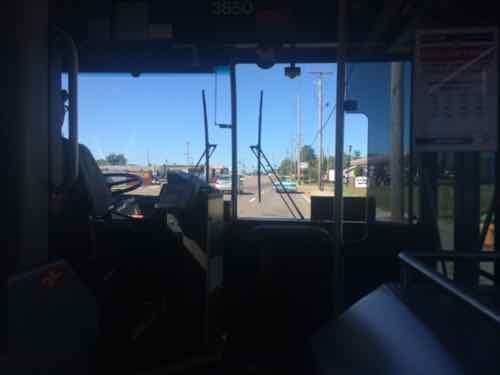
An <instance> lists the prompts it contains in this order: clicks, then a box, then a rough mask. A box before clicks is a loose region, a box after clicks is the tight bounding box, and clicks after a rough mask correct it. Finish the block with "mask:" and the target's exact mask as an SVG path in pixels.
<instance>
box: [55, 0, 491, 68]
mask: <svg viewBox="0 0 500 375" xmlns="http://www.w3.org/2000/svg"><path fill="white" fill-rule="evenodd" d="M347 3H348V17H349V19H348V30H347V35H348V41H349V43H351V44H352V45H353V46H354V47H353V48H351V49H352V50H354V51H356V52H358V53H361V54H363V53H364V54H366V57H367V58H370V57H371V56H372V55H373V56H375V55H377V54H380V53H381V54H382V55H383V53H384V50H386V52H387V51H390V47H391V45H393V44H394V43H395V41H398V40H399V42H398V43H399V46H398V49H393V51H394V50H397V51H398V52H399V53H403V54H404V53H407V54H410V53H411V47H412V44H411V37H410V38H409V37H408V35H411V32H412V31H413V30H414V28H416V27H444V26H446V25H449V26H451V27H453V26H457V25H468V26H482V25H492V24H493V25H495V24H496V22H497V20H496V17H495V14H496V12H494V11H492V10H491V9H489V8H488V7H487V6H481V3H482V1H481V0H478V1H475V2H470V1H464V0H369V1H368V0H351V1H347ZM484 3H486V2H484ZM336 8H337V2H336V1H326V0H308V1H303V0H295V1H284V0H196V1H195V0H191V1H189V0H183V1H164V0H150V1H116V0H75V1H65V0H53V1H52V2H51V11H50V14H51V22H52V23H53V24H56V25H57V26H59V27H61V28H63V29H64V30H66V31H67V32H68V33H70V34H71V35H72V36H73V38H74V39H75V41H76V43H77V45H78V46H79V50H80V55H81V57H82V69H83V70H92V71H94V70H100V69H102V70H104V71H106V70H109V71H113V70H125V71H129V70H131V69H135V68H137V70H144V71H147V70H148V69H149V70H152V71H161V70H170V69H172V68H173V67H175V66H177V67H181V66H183V67H184V68H185V69H188V70H190V69H192V70H196V69H198V70H201V71H203V70H206V69H210V66H211V65H213V64H215V63H217V62H221V60H220V58H222V62H224V60H226V61H227V59H228V58H229V57H231V56H232V57H234V53H235V51H234V50H231V49H230V48H228V47H231V46H235V45H240V46H241V45H242V44H243V45H255V44H260V45H270V46H281V45H283V44H284V43H288V44H294V43H302V44H312V43H315V44H318V43H320V44H321V43H323V44H325V43H326V44H328V43H329V44H330V45H331V44H332V43H335V42H336V27H337V26H336V19H337V10H336ZM402 36H404V37H402ZM363 44H364V45H368V46H371V47H370V48H366V47H365V48H360V47H359V46H360V45H363ZM173 45H177V46H184V47H185V48H175V49H173V48H171V47H172V46H173ZM193 47H194V49H193ZM166 51H168V53H167V52H166ZM243 54H246V55H248V50H247V51H244V52H243ZM301 54H302V55H304V56H306V55H308V56H310V57H313V58H314V57H315V56H316V55H318V56H317V57H321V54H323V57H328V58H330V59H331V58H332V57H334V56H335V52H334V51H333V52H332V49H331V48H330V50H324V51H323V52H322V51H320V50H318V51H317V53H316V54H315V52H313V51H311V50H309V51H308V52H307V53H306V52H305V50H304V51H300V50H299V51H298V52H297V55H301ZM281 55H282V56H287V55H290V54H289V53H288V52H286V51H285V52H284V53H282V54H281ZM287 58H288V57H287ZM166 60H170V61H169V62H166ZM298 60H299V58H298ZM166 64H170V65H169V66H167V65H166ZM99 66H100V68H99ZM134 67H135V68H134Z"/></svg>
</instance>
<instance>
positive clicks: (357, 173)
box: [353, 165, 363, 177]
mask: <svg viewBox="0 0 500 375" xmlns="http://www.w3.org/2000/svg"><path fill="white" fill-rule="evenodd" d="M353 173H354V177H361V176H363V167H362V166H361V165H356V166H355V167H354V171H353Z"/></svg>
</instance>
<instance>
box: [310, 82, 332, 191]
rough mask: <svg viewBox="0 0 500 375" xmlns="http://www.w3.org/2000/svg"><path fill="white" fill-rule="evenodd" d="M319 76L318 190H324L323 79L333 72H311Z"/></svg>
mask: <svg viewBox="0 0 500 375" xmlns="http://www.w3.org/2000/svg"><path fill="white" fill-rule="evenodd" d="M311 74H315V75H317V76H318V133H319V158H318V188H319V190H323V183H322V181H321V170H322V163H323V128H324V126H323V125H324V124H323V109H324V105H323V79H324V77H325V76H326V75H329V74H332V72H311Z"/></svg>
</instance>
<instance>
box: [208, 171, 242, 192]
mask: <svg viewBox="0 0 500 375" xmlns="http://www.w3.org/2000/svg"><path fill="white" fill-rule="evenodd" d="M214 187H215V188H216V189H218V190H220V191H222V192H224V193H230V192H231V190H232V188H233V183H232V176H231V175H229V174H228V175H221V176H218V177H217V179H216V180H215V184H214ZM237 189H238V192H241V183H240V182H238V186H237Z"/></svg>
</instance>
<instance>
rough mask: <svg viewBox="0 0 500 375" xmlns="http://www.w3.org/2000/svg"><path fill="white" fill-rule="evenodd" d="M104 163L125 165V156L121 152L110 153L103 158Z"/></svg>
mask: <svg viewBox="0 0 500 375" xmlns="http://www.w3.org/2000/svg"><path fill="white" fill-rule="evenodd" d="M105 160H106V163H107V164H109V165H126V164H127V158H126V157H125V155H123V154H115V153H111V154H109V155H107V156H106V158H105Z"/></svg>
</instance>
